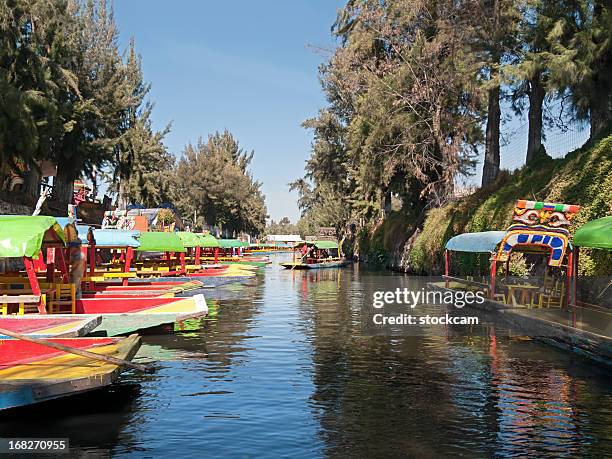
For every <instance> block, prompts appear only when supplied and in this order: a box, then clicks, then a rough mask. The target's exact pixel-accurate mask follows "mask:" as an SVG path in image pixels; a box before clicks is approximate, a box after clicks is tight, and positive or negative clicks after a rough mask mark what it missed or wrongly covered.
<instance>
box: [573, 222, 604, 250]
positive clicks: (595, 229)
mask: <svg viewBox="0 0 612 459" xmlns="http://www.w3.org/2000/svg"><path fill="white" fill-rule="evenodd" d="M573 243H574V245H577V246H578V247H591V248H594V249H608V250H612V216H609V217H603V218H599V219H597V220H593V221H590V222H588V223H585V224H584V225H583V226H581V227H580V228H579V229H578V231H576V234H575V235H574V240H573Z"/></svg>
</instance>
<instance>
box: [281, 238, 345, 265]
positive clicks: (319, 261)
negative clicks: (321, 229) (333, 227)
mask: <svg viewBox="0 0 612 459" xmlns="http://www.w3.org/2000/svg"><path fill="white" fill-rule="evenodd" d="M349 264H350V261H349V260H347V259H345V258H343V257H341V256H340V248H339V247H338V243H337V242H334V241H310V242H300V243H297V244H296V245H295V247H294V248H293V260H292V261H290V262H284V263H280V265H281V266H282V267H283V268H286V269H291V270H293V269H324V268H342V267H344V266H348V265H349Z"/></svg>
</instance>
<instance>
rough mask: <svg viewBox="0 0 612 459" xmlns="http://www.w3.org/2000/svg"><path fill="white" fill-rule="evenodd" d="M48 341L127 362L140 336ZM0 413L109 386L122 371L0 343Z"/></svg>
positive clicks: (42, 348) (19, 344)
mask: <svg viewBox="0 0 612 459" xmlns="http://www.w3.org/2000/svg"><path fill="white" fill-rule="evenodd" d="M48 341H50V342H52V343H56V344H61V345H64V346H69V347H71V348H76V349H80V350H86V351H89V352H93V353H95V354H99V355H101V356H108V357H115V358H117V359H121V360H127V361H130V360H132V358H133V357H134V355H136V352H137V351H138V349H139V347H140V337H139V336H137V335H132V336H129V337H126V338H74V339H69V338H59V339H56V338H53V339H49V340H48ZM0 350H1V351H0V411H1V410H8V409H13V408H19V407H24V406H28V405H33V404H36V403H40V402H45V401H49V400H53V399H59V398H63V397H68V396H71V395H76V394H80V393H84V392H88V391H92V390H96V389H100V388H103V387H105V386H109V385H111V384H112V383H114V382H115V381H116V380H117V378H118V377H119V373H120V371H121V368H120V367H119V366H118V365H117V364H114V363H109V362H107V361H100V360H94V359H92V358H87V357H83V356H80V355H75V354H71V353H67V352H63V351H58V350H56V349H53V348H50V347H47V346H43V345H40V344H35V343H31V342H27V341H22V340H16V339H15V340H12V339H7V340H0Z"/></svg>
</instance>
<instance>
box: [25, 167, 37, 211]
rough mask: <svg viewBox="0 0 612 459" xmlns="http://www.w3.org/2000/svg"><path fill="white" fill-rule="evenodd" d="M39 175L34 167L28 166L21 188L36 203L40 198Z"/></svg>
mask: <svg viewBox="0 0 612 459" xmlns="http://www.w3.org/2000/svg"><path fill="white" fill-rule="evenodd" d="M40 180H41V173H40V170H39V169H37V168H36V166H30V170H29V171H28V173H27V174H26V176H25V180H24V184H23V188H24V191H25V193H26V194H27V195H28V196H30V197H31V198H33V199H34V201H35V202H36V201H37V200H38V197H39V196H40Z"/></svg>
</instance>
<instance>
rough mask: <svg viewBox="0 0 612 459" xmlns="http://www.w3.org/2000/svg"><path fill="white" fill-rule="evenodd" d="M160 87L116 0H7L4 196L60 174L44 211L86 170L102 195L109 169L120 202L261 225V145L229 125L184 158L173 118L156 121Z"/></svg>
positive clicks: (3, 26) (248, 226) (243, 227)
mask: <svg viewBox="0 0 612 459" xmlns="http://www.w3.org/2000/svg"><path fill="white" fill-rule="evenodd" d="M150 87H151V86H150V84H149V83H147V82H146V81H145V79H144V75H143V71H142V62H141V58H140V56H139V55H138V52H137V50H136V45H135V43H134V41H133V40H132V41H131V42H130V43H129V45H128V47H127V49H121V47H120V45H119V31H118V29H117V25H116V22H115V19H114V15H113V11H112V8H110V7H109V3H108V1H107V0H7V1H4V2H0V93H1V94H2V97H0V161H1V167H0V188H1V189H2V190H3V191H2V195H1V197H2V198H3V199H6V200H11V201H13V202H18V203H23V204H28V205H29V206H33V205H34V203H36V201H37V199H38V197H39V194H40V184H41V180H42V179H43V178H45V177H46V176H53V187H52V189H53V194H52V197H51V198H50V199H49V200H48V201H47V203H45V208H44V211H45V212H46V213H51V214H57V215H65V213H66V210H67V206H68V204H70V203H72V202H73V191H74V186H73V184H74V181H75V180H81V179H88V180H89V181H90V182H91V183H93V188H94V189H93V195H94V196H95V195H96V194H97V189H98V187H99V185H100V183H101V181H106V182H107V184H108V190H109V191H110V192H111V193H114V194H115V195H116V196H117V201H116V204H117V205H118V207H119V208H125V207H127V206H128V205H129V204H140V205H144V206H147V207H153V206H156V205H159V204H160V203H162V202H165V201H174V202H177V204H178V207H179V208H180V209H181V210H182V211H183V212H184V216H185V217H188V218H190V217H191V216H194V222H193V223H194V224H195V225H196V226H198V225H200V226H201V225H202V224H203V220H202V217H203V216H206V218H207V219H209V220H210V221H207V222H206V223H208V224H209V225H218V226H222V227H226V228H227V229H228V230H229V231H230V232H241V231H246V232H251V233H254V234H257V233H259V232H261V231H262V230H263V228H264V225H265V217H266V213H267V212H266V208H265V201H264V196H263V194H262V193H261V190H260V184H259V183H257V182H256V181H254V180H253V178H252V176H251V174H250V173H249V171H248V166H249V163H250V161H251V158H252V156H253V153H252V152H251V153H249V154H247V153H245V152H244V151H243V150H242V149H241V148H239V146H238V142H237V141H236V140H235V139H234V138H233V137H232V135H231V134H230V133H229V132H224V133H223V134H214V135H212V136H210V137H209V138H208V141H207V142H203V141H198V142H197V143H196V145H192V144H188V145H187V146H186V147H185V151H184V155H183V158H182V159H180V160H179V161H176V160H175V156H174V155H173V154H172V153H171V152H169V151H168V150H167V147H166V145H165V144H164V138H165V136H166V135H167V134H168V132H169V131H170V125H167V126H165V127H163V128H162V129H160V130H156V129H155V128H154V127H153V123H152V121H151V118H152V116H151V115H152V112H153V109H154V107H153V104H152V102H151V101H150V100H149V92H150ZM50 168H51V169H53V172H49V169H50ZM44 170H46V172H45V171H44ZM16 183H18V184H19V186H17V187H15V186H14V184H16ZM52 202H53V205H51V203H52Z"/></svg>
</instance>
